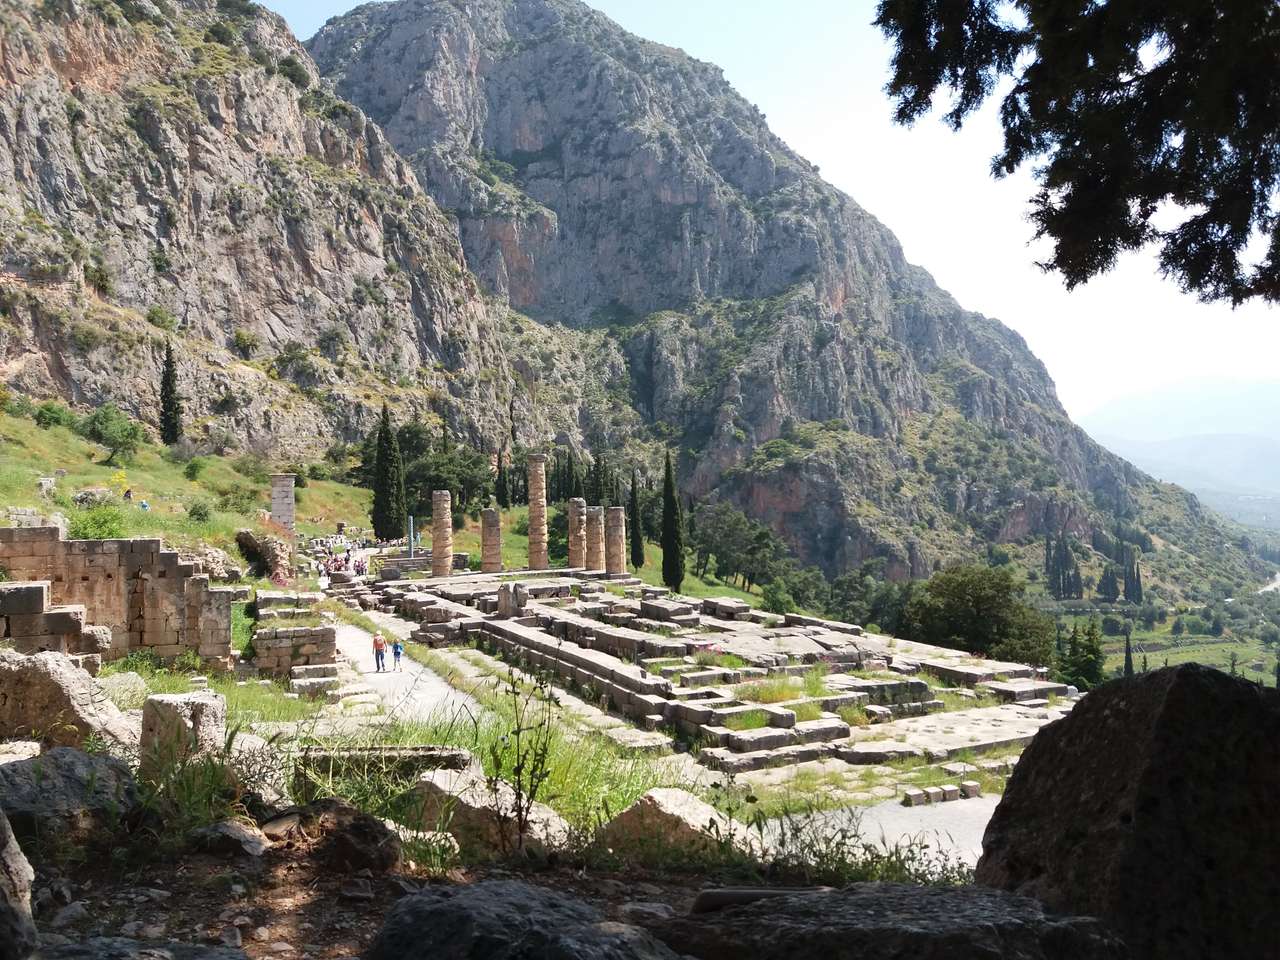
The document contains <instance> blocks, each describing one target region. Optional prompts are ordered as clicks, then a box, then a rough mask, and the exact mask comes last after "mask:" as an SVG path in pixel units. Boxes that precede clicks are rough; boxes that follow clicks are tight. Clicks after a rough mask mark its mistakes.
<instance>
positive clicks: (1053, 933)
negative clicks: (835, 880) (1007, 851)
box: [649, 883, 1129, 960]
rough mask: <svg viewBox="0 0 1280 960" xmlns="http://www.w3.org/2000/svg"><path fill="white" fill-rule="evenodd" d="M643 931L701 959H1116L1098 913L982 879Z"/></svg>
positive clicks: (879, 890) (720, 914) (740, 911)
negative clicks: (1065, 907) (1080, 912)
mask: <svg viewBox="0 0 1280 960" xmlns="http://www.w3.org/2000/svg"><path fill="white" fill-rule="evenodd" d="M649 929H650V930H651V931H652V932H653V933H655V934H656V935H657V936H658V937H659V938H660V939H662V940H664V941H665V942H666V943H667V944H668V945H669V946H671V947H673V948H675V949H677V950H679V951H680V952H681V953H684V954H689V955H692V956H694V957H698V958H700V960H742V958H744V957H750V958H751V960H799V958H810V957H821V958H822V960H867V958H870V957H874V958H875V960H959V958H970V957H974V958H977V957H984V958H990V960H999V958H1008V960H1122V958H1125V957H1128V955H1129V954H1128V953H1127V952H1126V950H1125V948H1124V945H1123V944H1122V943H1121V942H1120V941H1119V940H1118V939H1117V938H1116V937H1115V935H1114V934H1112V933H1110V932H1108V931H1107V930H1106V929H1105V928H1104V927H1103V926H1102V924H1100V923H1099V922H1098V921H1096V920H1093V919H1089V918H1085V917H1058V916H1052V915H1050V914H1049V913H1047V912H1046V911H1045V909H1044V907H1042V906H1041V905H1040V904H1038V903H1036V902H1035V901H1034V900H1030V899H1028V898H1026V897H1018V896H1014V895H1013V894H1009V893H1004V892H1002V891H999V890H989V889H986V888H983V887H921V886H912V885H909V884H902V883H855V884H852V885H850V886H849V887H846V888H845V889H844V890H839V891H829V892H822V893H801V894H796V895H793V896H788V897H778V898H768V899H760V900H755V901H753V902H750V903H745V904H742V905H739V906H731V907H726V908H725V909H723V910H719V911H716V912H714V913H700V914H695V915H692V916H687V917H679V918H677V919H674V920H670V921H668V922H666V923H661V924H657V925H649Z"/></svg>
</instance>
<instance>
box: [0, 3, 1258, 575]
mask: <svg viewBox="0 0 1280 960" xmlns="http://www.w3.org/2000/svg"><path fill="white" fill-rule="evenodd" d="M0 13H3V21H2V23H0V31H2V33H0V272H2V273H3V276H2V277H0V308H2V310H3V317H2V318H0V320H2V322H0V373H3V375H4V378H5V382H6V383H9V384H12V385H13V386H16V387H17V388H18V389H19V390H21V391H23V392H26V393H29V394H31V395H33V396H53V395H57V396H62V397H66V398H69V399H71V400H72V401H74V402H76V403H78V404H81V405H93V404H97V403H101V402H103V401H104V400H108V399H112V400H116V401H117V402H120V403H121V404H122V405H124V406H125V407H126V408H128V409H129V410H130V411H132V412H133V413H135V414H136V415H137V416H139V417H140V418H142V419H144V420H146V421H148V422H152V423H154V421H155V411H156V406H157V404H156V392H157V385H158V380H159V378H158V376H157V373H156V371H157V369H158V365H159V362H160V356H161V354H162V352H163V343H164V340H165V339H166V337H172V338H173V339H174V343H175V347H176V349H177V350H178V354H179V359H180V380H181V381H182V384H183V388H184V391H185V392H186V394H187V396H188V410H189V412H190V413H191V415H192V416H193V418H194V421H195V422H194V423H193V424H192V428H191V432H193V433H196V434H197V435H200V434H201V433H202V434H203V436H204V437H205V438H206V440H207V442H210V443H214V442H217V443H222V444H228V443H230V444H236V443H239V444H247V445H256V446H259V447H261V448H264V449H268V450H269V451H270V452H272V453H273V454H277V455H286V454H287V455H289V456H295V455H296V456H302V455H316V454H318V453H319V452H320V451H321V450H323V449H324V448H325V447H326V446H328V445H329V444H330V443H332V442H334V441H335V440H343V441H352V440H355V439H358V438H359V437H360V436H362V434H363V433H364V432H365V431H366V430H367V429H368V427H369V425H370V423H371V421H372V418H373V416H374V413H375V412H376V409H377V408H378V406H380V404H381V403H382V401H383V400H384V399H386V400H389V401H390V402H391V403H392V404H393V405H394V406H395V408H396V410H397V415H398V416H402V417H404V416H409V415H414V414H417V415H421V416H423V417H426V418H428V419H432V420H434V419H444V420H447V421H449V423H450V424H451V426H452V427H453V429H454V430H455V431H456V432H458V433H460V434H462V435H464V436H466V437H468V438H469V439H470V440H471V441H472V442H474V443H477V444H481V445H483V446H484V447H485V448H486V449H488V450H490V451H497V450H499V449H504V448H511V447H513V446H515V445H534V444H546V443H549V442H552V441H554V442H559V443H566V444H570V445H573V446H575V447H578V448H580V449H585V450H587V451H592V450H594V451H601V450H605V449H608V450H610V451H611V452H613V454H612V455H613V456H614V457H615V460H616V459H618V458H619V457H621V458H622V459H625V460H627V461H631V462H635V463H637V464H638V465H640V466H641V467H642V468H643V467H649V468H650V469H651V468H652V467H653V466H654V465H655V464H656V463H657V460H658V457H659V456H660V451H661V449H662V448H663V447H664V446H668V445H670V446H673V447H675V448H676V449H678V450H679V452H680V455H681V472H682V475H683V477H684V487H685V491H686V493H687V494H688V495H689V497H690V498H691V499H694V500H702V499H707V498H715V497H724V498H731V499H733V500H734V501H736V502H738V503H740V504H741V505H742V506H744V508H746V509H747V510H748V511H749V512H751V513H752V514H753V515H755V516H757V517H760V518H762V519H765V520H767V521H768V522H770V523H771V524H772V525H773V526H774V527H775V529H777V530H778V531H779V532H780V533H781V534H782V535H783V536H784V537H785V538H786V539H787V541H788V542H789V543H791V544H792V546H793V547H794V548H795V550H796V552H797V553H798V554H799V556H800V557H801V558H802V559H803V560H804V561H806V562H811V563H816V564H819V565H821V566H822V567H823V568H824V569H825V570H826V571H828V572H829V573H835V572H838V571H839V570H842V569H847V568H849V567H850V566H853V565H855V564H857V563H858V562H860V561H862V560H864V559H867V558H870V557H883V558H885V559H886V561H887V563H888V569H889V571H890V572H891V573H892V574H894V575H897V576H906V575H917V576H919V575H925V574H927V573H928V572H930V571H931V570H932V569H933V568H934V567H935V566H936V565H938V564H939V563H942V562H944V561H947V560H951V559H957V558H960V557H969V556H973V555H974V553H975V552H976V551H979V550H981V549H983V548H985V546H986V545H987V544H989V543H991V542H995V541H1000V542H1005V543H1010V544H1013V545H1014V546H1015V548H1016V547H1018V545H1022V546H1024V547H1025V548H1026V550H1027V551H1028V554H1030V552H1033V551H1034V550H1035V549H1037V546H1036V545H1037V544H1038V542H1039V538H1041V537H1042V536H1043V534H1044V533H1046V532H1048V531H1057V530H1059V529H1064V528H1065V529H1068V530H1071V531H1073V532H1075V533H1077V534H1078V535H1079V536H1080V537H1081V538H1082V540H1083V541H1084V542H1086V543H1088V542H1090V541H1091V540H1092V539H1093V538H1094V535H1095V534H1097V533H1099V532H1102V531H1107V530H1111V529H1112V528H1113V527H1114V525H1115V524H1116V522H1117V520H1119V519H1121V518H1123V519H1124V520H1125V521H1126V522H1128V523H1130V524H1135V525H1137V526H1139V527H1144V528H1145V529H1146V530H1147V531H1148V532H1150V533H1151V534H1152V535H1153V538H1154V540H1155V541H1156V543H1157V547H1158V549H1157V550H1156V553H1155V555H1154V556H1153V557H1152V559H1151V565H1152V567H1153V569H1154V572H1155V575H1156V576H1155V579H1156V580H1157V582H1158V581H1159V580H1160V576H1161V573H1162V572H1163V573H1164V574H1166V575H1167V579H1168V582H1169V584H1170V590H1173V591H1176V589H1177V588H1176V586H1175V585H1174V583H1173V580H1174V575H1175V574H1177V575H1178V576H1184V575H1186V576H1193V577H1195V578H1197V579H1198V580H1199V581H1200V582H1205V581H1207V580H1208V579H1209V578H1210V576H1222V577H1225V578H1227V579H1230V580H1233V581H1241V580H1247V579H1250V578H1256V577H1259V576H1260V575H1261V574H1262V573H1263V572H1264V571H1263V569H1262V567H1261V566H1260V564H1259V562H1258V561H1257V560H1256V559H1254V558H1252V557H1250V556H1249V555H1248V552H1247V550H1248V544H1247V543H1244V542H1243V541H1241V540H1240V538H1239V535H1238V533H1237V532H1236V531H1234V530H1233V529H1231V528H1229V527H1228V526H1226V525H1223V524H1221V523H1220V522H1219V521H1218V520H1217V519H1216V518H1215V517H1214V516H1213V515H1211V514H1208V513H1206V512H1204V511H1202V510H1201V508H1200V506H1199V504H1198V503H1197V502H1196V501H1195V499H1194V498H1193V497H1190V496H1189V495H1186V494H1185V493H1183V492H1182V491H1179V490H1178V489H1177V488H1174V487H1170V486H1166V485H1161V484H1157V483H1155V482H1154V481H1152V480H1151V479H1150V478H1149V477H1146V476H1145V475H1143V474H1142V473H1141V472H1139V471H1138V470H1136V469H1135V468H1133V467H1132V466H1130V465H1129V464H1127V463H1125V462H1124V461H1123V460H1121V459H1119V458H1117V457H1115V456H1113V455H1111V454H1109V453H1107V452H1106V451H1104V450H1103V449H1101V448H1100V447H1098V446H1097V445H1096V444H1094V443H1093V442H1092V441H1091V440H1090V439H1089V438H1088V436H1087V435H1085V434H1084V433H1083V431H1081V430H1080V429H1079V428H1077V427H1076V426H1074V425H1073V424H1072V423H1071V422H1070V420H1069V419H1068V418H1067V416H1066V414H1065V413H1064V411H1063V410H1062V407H1061V406H1060V404H1059V403H1058V401H1057V398H1056V394H1055V392H1054V388H1053V384H1052V382H1051V380H1050V379H1049V377H1048V375H1047V373H1046V371H1045V369H1044V367H1043V365H1042V364H1041V363H1040V362H1039V361H1038V360H1037V359H1036V358H1035V357H1034V356H1033V355H1032V354H1031V353H1030V352H1029V351H1028V349H1027V347H1026V345H1025V344H1024V343H1023V341H1022V340H1021V338H1019V337H1018V336H1017V335H1016V334H1014V333H1013V332H1011V331H1010V330H1008V329H1007V328H1005V327H1004V326H1002V325H1001V324H999V323H998V322H996V321H993V320H990V319H987V318H984V317H982V316H980V315H978V314H974V313H971V312H969V311H966V310H964V309H962V308H961V307H960V306H959V305H957V304H956V303H955V302H954V300H952V298H951V297H949V296H948V295H947V294H946V293H945V292H943V291H941V290H939V289H938V288H937V286H936V285H935V284H934V283H933V281H932V279H931V278H930V277H929V275H928V274H927V273H925V272H924V271H923V270H921V269H920V268H918V267H915V266H913V265H911V264H908V263H907V262H906V261H905V259H904V258H903V255H902V250H901V248H900V246H899V245H898V243H897V241H896V240H895V239H894V237H893V235H892V234H891V233H890V232H889V231H888V230H887V229H886V228H885V227H884V226H883V225H882V224H880V223H879V222H877V221H876V220H875V219H874V218H873V217H871V216H870V215H869V214H867V213H866V212H865V211H864V210H862V209H861V208H860V207H859V206H858V205H857V204H856V203H855V202H854V201H853V200H852V199H850V198H849V197H847V196H845V195H844V194H842V193H841V192H840V191H838V190H836V189H835V188H834V187H832V186H831V185H829V184H827V183H825V182H824V181H823V180H822V179H821V178H820V176H819V175H818V171H817V170H816V169H815V168H814V167H813V166H812V165H811V164H809V163H808V162H806V161H805V160H804V159H802V158H801V157H799V156H797V155H795V154H794V153H793V152H792V151H790V150H789V149H788V148H787V146H786V145H785V144H784V143H782V142H781V141H780V140H778V138H777V137H775V136H774V135H773V134H772V133H771V132H770V131H769V129H768V127H767V125H766V123H765V120H764V117H763V116H762V115H761V114H760V113H759V111H757V110H756V109H755V108H754V107H752V106H751V105H750V104H748V103H747V102H746V101H745V100H743V99H742V98H741V97H740V96H739V95H738V94H736V93H735V92H734V91H733V89H732V88H731V87H730V86H729V85H728V84H727V83H726V81H725V80H724V78H723V76H722V74H721V73H720V71H719V70H717V69H716V68H715V67H713V66H710V65H708V64H704V63H700V62H698V61H696V60H694V59H692V58H690V57H688V56H686V55H685V54H683V53H682V52H680V51H678V50H673V49H670V48H667V47H663V46H660V45H658V44H653V43H649V42H646V41H643V40H641V39H639V38H636V37H633V36H631V35H630V34H627V33H626V32H625V31H623V30H622V29H621V28H619V27H618V26H616V25H615V24H613V23H612V22H611V21H609V20H608V19H607V18H605V17H603V16H602V15H600V14H598V13H596V12H594V11H592V10H591V9H590V8H588V7H587V6H585V5H584V4H582V3H578V2H576V0H467V2H463V0H402V2H397V3H384V4H372V5H368V6H364V7H360V8H358V9H356V10H354V11H352V12H351V13H350V14H347V15H346V16H344V17H341V18H338V19H335V20H333V21H331V22H330V23H329V24H327V25H326V26H325V27H324V29H322V30H321V31H320V33H319V34H318V35H317V36H316V37H314V38H312V40H310V41H309V42H308V44H307V45H306V49H304V48H303V47H302V46H301V45H299V44H298V43H297V41H296V40H295V39H294V38H293V37H292V36H291V35H290V34H289V32H288V30H287V28H286V27H285V25H284V24H283V22H282V21H281V20H280V19H279V18H277V17H275V16H274V15H272V14H270V13H268V12H266V11H264V10H263V9H261V8H260V7H257V6H256V5H254V4H252V3H250V2H248V0H216V2H215V0H183V2H181V3H179V4H163V3H152V2H151V0H0ZM1164 544H1168V549H1164V548H1163V546H1162V545H1164ZM1162 550H1163V553H1162ZM1188 564H1190V567H1191V568H1190V570H1189V571H1188V570H1187V569H1186V568H1187V565H1188ZM1028 565H1029V566H1034V563H1032V562H1030V561H1028Z"/></svg>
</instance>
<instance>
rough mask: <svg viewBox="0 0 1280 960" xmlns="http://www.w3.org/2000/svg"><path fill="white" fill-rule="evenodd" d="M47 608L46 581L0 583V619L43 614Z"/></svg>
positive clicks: (47, 592) (47, 589) (47, 583)
mask: <svg viewBox="0 0 1280 960" xmlns="http://www.w3.org/2000/svg"><path fill="white" fill-rule="evenodd" d="M48 606H49V581H48V580H37V581H17V582H14V583H0V617H12V616H22V615H31V614H37V613H44V611H45V609H46V608H47V607H48Z"/></svg>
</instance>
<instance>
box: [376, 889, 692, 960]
mask: <svg viewBox="0 0 1280 960" xmlns="http://www.w3.org/2000/svg"><path fill="white" fill-rule="evenodd" d="M440 958H449V960H679V957H678V955H677V954H676V953H673V952H672V951H671V950H669V949H667V948H666V947H665V946H663V945H662V944H661V943H659V942H658V941H656V940H655V939H653V937H651V936H650V935H649V934H648V933H646V932H645V931H643V930H640V929H639V928H637V927H632V926H628V925H627V924H623V923H611V922H609V921H606V920H605V919H604V916H603V915H602V914H601V913H600V912H599V911H598V910H596V909H595V908H594V907H592V906H589V905H588V904H585V903H583V902H581V901H579V900H575V899H574V898H572V897H569V896H566V895H565V894H562V893H558V892H556V891H554V890H547V889H545V888H544V887H534V886H530V885H529V884H525V883H519V882H516V881H494V882H489V883H477V884H475V885H474V886H466V887H445V888H441V889H434V890H427V891H425V892H423V893H420V894H418V895H416V896H412V897H405V898H404V899H403V900H401V901H400V902H399V903H397V904H396V905H395V906H394V907H392V908H391V911H390V913H388V914H387V919H386V921H385V923H384V924H383V926H382V930H381V932H380V933H379V934H378V937H377V939H376V940H374V942H373V945H372V946H371V947H370V948H369V949H368V950H367V951H366V952H365V960H440Z"/></svg>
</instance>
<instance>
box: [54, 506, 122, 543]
mask: <svg viewBox="0 0 1280 960" xmlns="http://www.w3.org/2000/svg"><path fill="white" fill-rule="evenodd" d="M124 535H125V531H124V513H123V512H122V511H121V510H120V508H119V507H105V506H104V507H93V508H92V509H89V510H81V511H78V512H76V513H74V514H72V516H71V525H70V527H69V529H68V530H67V536H68V537H70V538H71V539H72V540H117V539H119V538H120V537H123V536H124Z"/></svg>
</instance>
